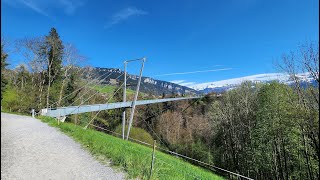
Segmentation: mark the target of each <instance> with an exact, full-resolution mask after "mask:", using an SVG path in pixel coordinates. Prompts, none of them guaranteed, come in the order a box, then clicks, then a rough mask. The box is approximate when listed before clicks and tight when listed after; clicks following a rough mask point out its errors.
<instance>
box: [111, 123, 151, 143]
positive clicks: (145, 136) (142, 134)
mask: <svg viewBox="0 0 320 180" xmlns="http://www.w3.org/2000/svg"><path fill="white" fill-rule="evenodd" d="M127 129H128V126H126V128H125V133H124V134H125V135H127ZM116 132H117V133H119V134H122V125H119V126H118V127H117V128H116ZM130 137H131V138H133V139H137V140H139V141H143V142H146V143H149V144H153V138H152V136H151V135H150V134H149V133H148V132H147V131H145V130H144V129H141V128H137V127H131V129H130Z"/></svg>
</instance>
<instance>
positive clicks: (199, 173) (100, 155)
mask: <svg viewBox="0 0 320 180" xmlns="http://www.w3.org/2000/svg"><path fill="white" fill-rule="evenodd" d="M39 118H40V119H41V120H42V121H43V122H46V123H48V124H49V125H50V126H54V127H57V128H59V129H60V130H61V131H62V132H64V133H65V134H67V135H69V136H71V137H72V138H73V139H74V140H76V141H77V142H79V143H80V144H81V145H83V147H85V148H86V149H88V150H89V151H90V152H91V153H92V154H93V155H94V156H95V157H96V158H97V159H98V160H100V161H102V162H104V160H106V159H110V160H111V161H112V165H113V166H116V167H120V168H121V169H123V170H124V171H125V172H126V173H127V178H130V179H132V178H138V179H148V177H149V173H150V165H151V159H152V149H151V148H150V147H146V146H143V145H140V144H136V143H133V142H130V141H124V140H122V139H121V138H117V137H114V136H111V135H108V134H105V133H103V132H99V131H96V130H93V129H87V130H84V129H83V128H82V127H80V126H76V125H74V124H71V123H66V122H65V123H60V125H59V126H58V124H57V122H56V120H55V119H53V118H50V117H39ZM195 177H197V178H199V179H224V178H222V177H220V176H218V175H215V174H214V173H212V172H211V171H208V170H205V169H203V168H200V167H197V166H194V165H192V164H190V163H188V162H185V161H183V160H181V159H179V158H176V157H173V156H170V155H168V154H165V153H162V152H159V151H156V153H155V165H154V171H153V174H152V177H151V179H195Z"/></svg>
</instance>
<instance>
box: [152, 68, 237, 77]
mask: <svg viewBox="0 0 320 180" xmlns="http://www.w3.org/2000/svg"><path fill="white" fill-rule="evenodd" d="M231 69H232V68H223V69H210V70H203V71H190V72H177V73H168V74H158V75H155V76H171V75H181V74H195V73H204V72H214V71H227V70H231Z"/></svg>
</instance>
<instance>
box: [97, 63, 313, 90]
mask: <svg viewBox="0 0 320 180" xmlns="http://www.w3.org/2000/svg"><path fill="white" fill-rule="evenodd" d="M91 72H92V74H93V78H97V77H101V75H103V74H111V75H110V76H108V77H107V78H105V79H104V81H103V82H102V84H111V85H120V83H122V82H123V76H121V77H120V78H118V77H119V76H120V75H121V74H123V71H121V70H120V69H116V68H100V67H96V68H93V69H91ZM102 77H105V76H102ZM297 77H299V79H300V83H301V86H303V87H306V86H307V85H308V84H310V83H311V84H312V85H313V86H315V87H318V86H319V84H318V82H317V81H316V80H314V79H313V78H312V77H311V75H310V74H309V73H300V74H297ZM138 78H139V76H137V75H131V74H127V84H128V86H127V88H130V89H132V90H135V88H136V85H137V83H138ZM244 81H251V82H253V83H254V84H255V83H268V82H271V81H279V82H281V83H285V84H288V85H293V83H294V81H293V79H292V77H290V76H289V75H287V74H284V73H267V74H256V75H251V76H244V77H239V78H232V79H227V80H221V81H214V82H207V83H200V84H195V85H191V86H188V87H187V86H183V85H179V84H176V83H173V82H167V81H162V80H156V79H153V78H150V77H144V76H143V77H142V79H141V86H140V91H141V92H144V93H148V94H153V95H157V96H162V95H163V94H165V95H173V94H175V95H179V96H181V95H199V94H207V93H211V92H215V93H223V92H225V91H229V90H231V89H234V88H236V87H238V86H240V84H241V83H242V82H244ZM183 83H185V82H183Z"/></svg>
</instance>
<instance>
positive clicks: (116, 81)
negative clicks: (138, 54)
mask: <svg viewBox="0 0 320 180" xmlns="http://www.w3.org/2000/svg"><path fill="white" fill-rule="evenodd" d="M91 71H92V73H93V78H97V77H100V76H101V75H103V74H111V75H110V76H108V77H107V78H106V79H105V80H104V81H103V82H102V84H111V85H120V84H121V83H122V82H123V76H121V77H120V78H117V77H119V76H120V75H121V74H123V71H121V70H120V69H115V68H100V67H96V68H94V69H92V70H91ZM102 77H105V76H102ZM138 79H139V76H137V75H131V74H127V84H128V86H127V88H130V89H133V90H135V89H136V85H137V83H138ZM140 91H141V92H144V93H149V94H153V95H158V96H162V95H163V94H165V95H172V94H175V95H179V96H181V95H197V94H199V92H198V91H196V90H194V89H192V88H189V87H186V86H181V85H178V84H175V83H171V82H167V81H161V80H156V79H153V78H150V77H144V76H143V77H142V78H141V84H140Z"/></svg>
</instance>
